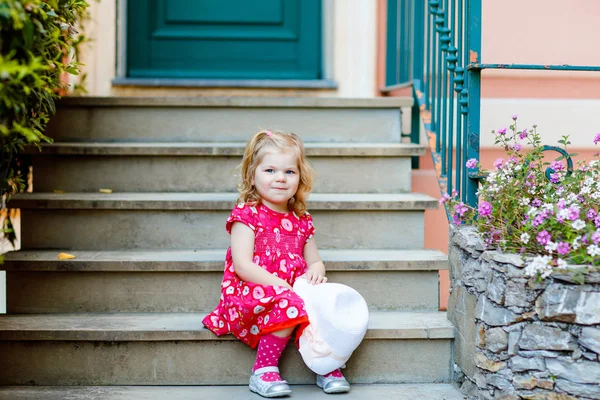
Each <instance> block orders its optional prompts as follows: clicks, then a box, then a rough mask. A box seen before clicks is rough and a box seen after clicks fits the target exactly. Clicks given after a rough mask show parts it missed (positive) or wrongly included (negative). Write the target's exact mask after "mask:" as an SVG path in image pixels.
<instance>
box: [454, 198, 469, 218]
mask: <svg viewBox="0 0 600 400" xmlns="http://www.w3.org/2000/svg"><path fill="white" fill-rule="evenodd" d="M454 211H455V212H456V214H458V215H459V216H461V217H462V216H463V214H464V213H466V212H467V211H469V209H468V208H467V206H466V205H465V203H463V202H462V201H461V202H460V203H458V204H456V205H455V206H454Z"/></svg>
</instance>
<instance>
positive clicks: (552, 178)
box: [550, 173, 560, 183]
mask: <svg viewBox="0 0 600 400" xmlns="http://www.w3.org/2000/svg"><path fill="white" fill-rule="evenodd" d="M559 180H560V175H558V174H557V173H554V174H550V182H552V183H558V181H559Z"/></svg>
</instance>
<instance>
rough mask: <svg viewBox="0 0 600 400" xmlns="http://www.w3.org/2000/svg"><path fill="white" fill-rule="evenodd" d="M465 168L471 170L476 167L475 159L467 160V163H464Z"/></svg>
mask: <svg viewBox="0 0 600 400" xmlns="http://www.w3.org/2000/svg"><path fill="white" fill-rule="evenodd" d="M465 166H466V167H467V168H471V169H472V168H475V167H477V159H475V158H470V159H468V160H467V162H466V163H465Z"/></svg>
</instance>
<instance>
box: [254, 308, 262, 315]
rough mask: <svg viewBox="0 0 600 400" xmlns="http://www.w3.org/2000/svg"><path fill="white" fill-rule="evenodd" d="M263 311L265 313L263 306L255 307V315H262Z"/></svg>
mask: <svg viewBox="0 0 600 400" xmlns="http://www.w3.org/2000/svg"><path fill="white" fill-rule="evenodd" d="M263 311H265V308H264V307H263V306H256V307H254V314H260V313H261V312H263Z"/></svg>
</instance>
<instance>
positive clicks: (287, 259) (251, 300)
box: [202, 203, 315, 348]
mask: <svg viewBox="0 0 600 400" xmlns="http://www.w3.org/2000/svg"><path fill="white" fill-rule="evenodd" d="M234 222H241V223H243V224H245V225H247V226H248V227H250V229H252V230H253V231H254V263H256V264H258V265H260V266H261V267H263V268H264V269H266V270H267V271H269V272H270V273H272V274H273V275H275V276H278V277H279V278H281V279H283V280H285V281H286V282H287V283H289V284H290V285H293V284H294V281H295V280H296V278H297V277H299V276H301V275H303V274H304V273H306V269H307V265H306V261H305V260H304V244H305V243H306V242H307V241H308V240H309V239H311V238H312V237H313V234H314V230H315V229H314V227H313V224H312V217H311V216H310V214H309V213H305V214H304V215H302V216H301V217H299V216H297V215H296V213H294V212H288V213H280V212H277V211H273V210H271V209H270V208H268V207H267V206H265V205H263V204H259V205H257V206H255V207H254V206H250V205H247V204H243V203H241V204H238V205H237V207H235V208H234V209H233V211H232V212H231V215H230V216H229V218H228V219H227V223H226V229H227V232H228V233H231V226H232V225H233V223H234ZM202 322H203V324H204V325H205V326H206V327H207V328H208V329H210V330H211V331H212V332H214V333H215V334H216V335H217V336H221V335H225V334H228V333H232V334H233V335H234V336H235V337H237V338H238V339H240V340H241V341H242V342H244V343H246V344H247V345H248V346H250V347H252V348H254V347H256V346H257V345H258V341H259V340H260V336H261V335H264V334H267V333H270V332H275V331H278V330H281V329H285V328H287V327H290V326H295V325H298V324H302V327H304V326H306V325H307V324H308V316H307V314H306V311H305V309H304V302H303V301H302V299H301V298H300V297H299V296H298V295H297V294H296V293H294V292H293V291H292V290H289V289H287V288H284V287H282V286H270V285H261V284H256V283H251V282H246V281H243V280H242V279H241V278H240V277H239V276H238V275H237V274H236V273H235V267H234V265H233V260H232V257H231V247H230V248H229V249H227V256H226V259H225V272H224V275H223V281H222V283H221V300H220V302H219V304H218V305H217V308H216V309H215V310H214V311H213V312H211V313H210V314H208V315H207V316H206V317H205V318H204V320H203V321H202Z"/></svg>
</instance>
